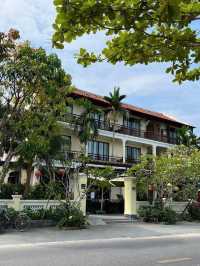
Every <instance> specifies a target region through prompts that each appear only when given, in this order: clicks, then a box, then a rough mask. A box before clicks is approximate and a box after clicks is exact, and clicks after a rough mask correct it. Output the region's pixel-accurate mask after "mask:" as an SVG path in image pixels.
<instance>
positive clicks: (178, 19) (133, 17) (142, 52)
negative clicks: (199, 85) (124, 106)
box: [53, 0, 200, 82]
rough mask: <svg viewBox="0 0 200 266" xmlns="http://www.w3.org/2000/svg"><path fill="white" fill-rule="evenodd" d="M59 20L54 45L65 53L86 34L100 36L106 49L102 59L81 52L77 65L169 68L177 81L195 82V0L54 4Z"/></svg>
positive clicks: (198, 8)
mask: <svg viewBox="0 0 200 266" xmlns="http://www.w3.org/2000/svg"><path fill="white" fill-rule="evenodd" d="M54 5H55V7H56V11H57V16H56V19H55V22H54V24H53V27H54V35H53V45H54V46H55V47H57V48H64V43H65V42H67V43H70V42H72V41H73V40H76V39H77V38H78V37H81V36H83V35H85V34H90V33H91V34H95V33H97V32H98V31H103V33H104V34H105V36H107V42H106V47H105V48H104V49H103V50H102V52H101V54H100V55H95V54H94V52H92V53H89V52H87V51H86V50H85V49H83V48H81V49H80V53H79V55H78V62H79V63H81V64H83V65H84V66H87V65H89V64H91V63H94V62H96V61H104V60H106V61H108V62H110V63H112V64H116V63H117V62H121V61H122V62H124V63H125V64H126V65H130V66H132V65H135V64H149V63H153V62H165V63H166V62H169V63H171V65H170V67H168V68H167V69H166V72H167V73H171V74H173V75H174V76H175V79H174V80H175V81H178V82H182V81H185V80H198V79H199V76H200V68H199V66H198V63H199V61H200V56H199V54H200V39H199V33H198V29H195V24H194V23H195V21H198V20H199V15H200V3H199V0H165V1H164V0H159V1H154V0H147V1H137V0H135V1H123V0H103V1H96V0H84V1H82V0H70V1H65V0H54Z"/></svg>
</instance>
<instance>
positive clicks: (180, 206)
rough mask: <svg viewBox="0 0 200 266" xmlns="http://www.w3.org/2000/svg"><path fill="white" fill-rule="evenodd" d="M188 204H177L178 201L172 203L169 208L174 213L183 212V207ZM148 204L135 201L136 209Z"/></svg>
mask: <svg viewBox="0 0 200 266" xmlns="http://www.w3.org/2000/svg"><path fill="white" fill-rule="evenodd" d="M187 204H188V202H178V201H172V202H171V203H170V207H171V208H172V209H173V210H174V211H176V212H179V213H181V212H183V211H184V209H185V207H186V206H187ZM148 205H149V202H148V201H137V209H139V207H141V206H148Z"/></svg>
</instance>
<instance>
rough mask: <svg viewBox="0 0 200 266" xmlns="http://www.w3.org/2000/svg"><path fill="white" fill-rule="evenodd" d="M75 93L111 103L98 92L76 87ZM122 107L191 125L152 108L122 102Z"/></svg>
mask: <svg viewBox="0 0 200 266" xmlns="http://www.w3.org/2000/svg"><path fill="white" fill-rule="evenodd" d="M73 95H77V96H80V97H85V98H88V99H91V100H94V101H98V102H99V103H102V104H106V105H109V103H108V102H107V101H106V100H105V99H104V98H103V97H102V96H99V95H96V94H94V93H91V92H88V91H83V90H79V89H76V90H75V91H73ZM122 108H123V109H125V110H128V111H133V112H136V113H140V114H143V115H147V116H151V117H155V118H157V119H161V120H165V121H169V122H174V123H178V124H181V125H189V124H187V123H184V122H181V121H179V120H176V118H173V117H171V116H168V115H166V114H163V113H159V112H154V111H150V110H147V109H143V108H140V107H137V106H134V105H131V104H126V103H124V104H122Z"/></svg>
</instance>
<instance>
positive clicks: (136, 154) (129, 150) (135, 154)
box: [126, 146, 141, 161]
mask: <svg viewBox="0 0 200 266" xmlns="http://www.w3.org/2000/svg"><path fill="white" fill-rule="evenodd" d="M140 156H141V149H140V148H136V147H130V146H127V147H126V160H127V161H138V160H140Z"/></svg>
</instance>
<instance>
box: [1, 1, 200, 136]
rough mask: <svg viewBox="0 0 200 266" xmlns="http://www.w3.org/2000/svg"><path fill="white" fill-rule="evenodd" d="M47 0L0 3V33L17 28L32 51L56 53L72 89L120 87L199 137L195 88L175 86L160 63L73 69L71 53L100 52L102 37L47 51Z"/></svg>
mask: <svg viewBox="0 0 200 266" xmlns="http://www.w3.org/2000/svg"><path fill="white" fill-rule="evenodd" d="M52 2H53V1H52V0H34V1H33V0H1V9H0V29H1V31H7V30H8V29H9V28H11V27H12V28H16V29H18V30H19V31H20V34H21V37H22V39H23V40H30V41H31V44H32V45H33V46H35V47H39V46H42V47H43V48H45V49H46V50H47V51H48V52H55V53H57V54H58V55H59V57H60V59H61V60H62V63H63V66H64V68H65V70H66V72H68V73H70V74H71V76H72V79H73V84H74V85H75V86H76V87H78V88H80V89H83V90H88V91H91V92H94V93H97V94H101V95H107V94H108V92H109V91H111V90H112V88H113V87H114V86H120V87H121V92H122V93H125V94H126V95H127V99H126V101H127V102H128V103H131V104H134V105H137V106H140V107H143V108H148V109H151V110H154V111H159V112H163V113H167V114H169V115H171V116H175V117H177V118H178V119H180V120H181V121H186V122H188V123H190V124H193V125H194V126H196V127H197V129H196V133H198V134H200V106H199V102H200V83H199V82H186V83H184V84H183V85H181V86H179V85H176V84H174V83H172V77H170V76H169V75H168V74H165V71H164V70H165V67H166V66H164V65H163V64H151V65H149V66H143V65H137V66H134V67H127V66H124V65H123V64H117V65H115V66H113V65H110V64H107V63H103V64H95V65H93V66H91V67H89V68H83V67H82V66H80V65H78V64H77V63H76V61H75V59H74V54H75V53H77V52H78V51H79V48H80V47H84V48H87V49H89V50H94V51H100V50H101V49H102V48H103V47H104V44H105V37H104V35H103V34H102V33H99V34H97V35H95V36H84V37H83V38H80V39H78V40H77V41H75V42H73V43H71V44H67V45H66V46H65V49H64V50H55V49H52V48H51V36H52V32H53V30H52V23H53V21H54V16H55V10H54V6H53V4H52Z"/></svg>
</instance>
